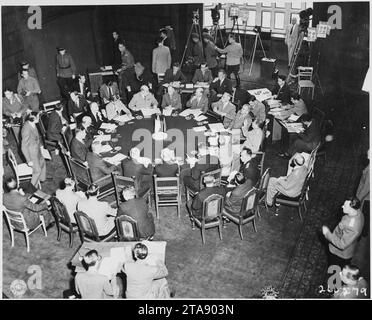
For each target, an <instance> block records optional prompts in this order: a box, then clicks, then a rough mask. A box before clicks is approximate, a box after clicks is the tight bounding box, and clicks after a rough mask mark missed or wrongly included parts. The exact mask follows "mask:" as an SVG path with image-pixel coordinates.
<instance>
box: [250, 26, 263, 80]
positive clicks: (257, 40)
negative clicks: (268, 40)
mask: <svg viewBox="0 0 372 320" xmlns="http://www.w3.org/2000/svg"><path fill="white" fill-rule="evenodd" d="M258 42H260V46H261V49H262V51H263V54H264V57H265V58H266V52H265V49H264V46H263V44H262V40H261V36H260V32H259V31H257V32H256V36H255V39H254V44H253V50H252V51H251V55H250V56H249V59H250V60H251V65H250V67H249V74H248V75H251V74H252V68H253V62H254V58H255V56H256V50H257V43H258Z"/></svg>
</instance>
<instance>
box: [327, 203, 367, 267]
mask: <svg viewBox="0 0 372 320" xmlns="http://www.w3.org/2000/svg"><path fill="white" fill-rule="evenodd" d="M342 210H343V212H344V213H345V215H344V216H343V217H342V219H341V222H340V223H339V224H338V225H337V227H336V228H335V229H334V230H333V232H331V231H330V230H329V229H328V227H326V226H323V227H322V232H323V235H324V236H325V238H326V239H327V240H328V241H329V242H330V243H329V261H328V263H329V265H338V266H340V268H343V267H344V266H345V265H348V264H350V262H351V259H352V258H353V255H354V253H355V250H356V246H357V244H358V239H359V236H360V235H361V233H362V230H363V226H364V216H363V214H362V213H361V211H360V201H359V200H358V199H357V198H356V197H352V198H351V199H348V200H346V201H345V202H344V204H343V206H342Z"/></svg>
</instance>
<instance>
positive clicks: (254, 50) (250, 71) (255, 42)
mask: <svg viewBox="0 0 372 320" xmlns="http://www.w3.org/2000/svg"><path fill="white" fill-rule="evenodd" d="M257 37H258V35H257V34H256V38H255V39H254V47H253V54H252V60H251V67H250V69H249V75H251V73H252V68H253V62H254V56H255V55H256V47H257Z"/></svg>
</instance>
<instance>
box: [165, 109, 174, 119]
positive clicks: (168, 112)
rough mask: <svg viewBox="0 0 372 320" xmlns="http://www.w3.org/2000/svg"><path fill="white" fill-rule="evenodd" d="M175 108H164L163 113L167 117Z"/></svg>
mask: <svg viewBox="0 0 372 320" xmlns="http://www.w3.org/2000/svg"><path fill="white" fill-rule="evenodd" d="M173 110H174V109H173V108H166V109H163V115H164V116H166V117H169V116H171V115H172V112H173Z"/></svg>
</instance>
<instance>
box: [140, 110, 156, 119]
mask: <svg viewBox="0 0 372 320" xmlns="http://www.w3.org/2000/svg"><path fill="white" fill-rule="evenodd" d="M141 112H142V114H143V116H144V117H145V118H150V117H151V116H152V115H153V114H156V113H161V112H160V110H159V108H154V109H150V108H148V109H141Z"/></svg>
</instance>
